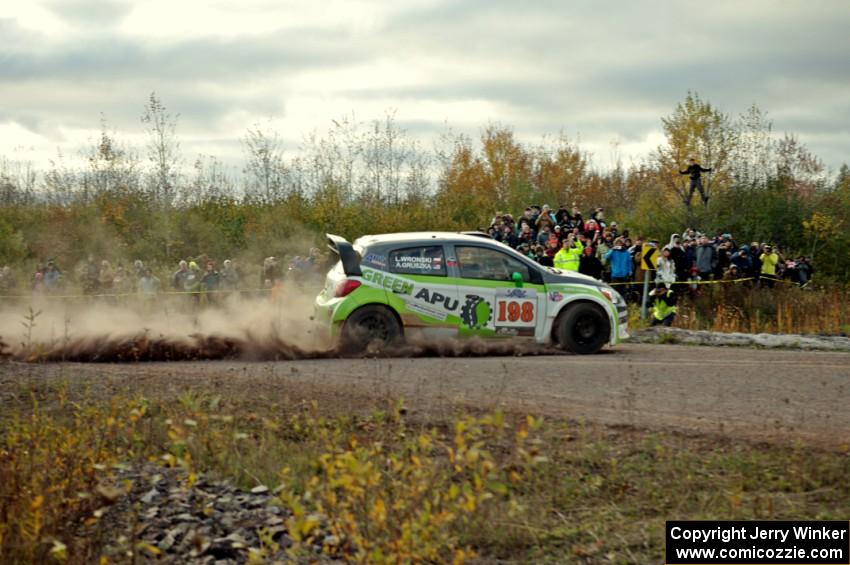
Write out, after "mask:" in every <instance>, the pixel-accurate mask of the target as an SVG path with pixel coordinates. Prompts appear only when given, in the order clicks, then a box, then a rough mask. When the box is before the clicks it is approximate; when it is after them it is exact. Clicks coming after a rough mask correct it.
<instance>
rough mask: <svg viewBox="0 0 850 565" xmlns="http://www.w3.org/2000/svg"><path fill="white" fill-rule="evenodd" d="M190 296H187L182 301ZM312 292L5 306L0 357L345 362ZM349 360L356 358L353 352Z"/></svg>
mask: <svg viewBox="0 0 850 565" xmlns="http://www.w3.org/2000/svg"><path fill="white" fill-rule="evenodd" d="M181 298H184V297H181ZM312 303H313V294H308V293H307V292H304V291H301V290H299V289H297V288H294V287H290V288H288V289H284V291H283V292H282V293H281V295H280V296H278V297H276V299H275V300H274V301H270V300H269V299H268V298H267V297H264V298H247V299H245V298H240V297H239V296H232V297H229V298H228V299H227V300H224V301H222V302H221V303H220V304H218V305H216V306H214V307H209V308H205V309H202V310H199V311H197V312H193V309H192V304H191V302H189V301H188V300H182V301H179V302H177V303H172V304H169V305H168V306H166V307H163V308H157V309H155V310H150V311H144V310H143V309H140V308H138V307H133V306H130V305H121V304H114V303H108V302H103V301H99V302H89V303H44V304H41V305H35V306H32V309H30V306H29V305H17V306H12V307H9V306H7V307H6V308H4V309H3V310H2V312H0V320H2V322H0V356H2V357H4V358H7V359H13V360H16V361H33V362H62V361H68V362H97V363H122V362H152V361H198V360H225V359H230V360H245V361H281V360H300V359H327V358H338V357H342V356H344V355H343V352H342V351H341V350H340V349H338V348H337V347H336V346H335V344H334V343H332V342H331V340H329V339H328V338H327V337H326V336H325V335H324V332H323V331H322V328H321V327H320V326H319V325H318V324H316V323H314V322H313V320H312ZM378 353H379V354H380V356H382V357H460V356H464V357H467V356H470V357H475V356H513V355H553V354H559V353H561V352H560V351H559V350H557V349H555V348H553V347H549V346H544V345H538V344H535V343H530V342H524V341H512V340H505V341H484V340H479V339H466V340H454V339H440V340H423V339H415V338H414V339H409V340H407V341H406V342H405V343H404V344H402V345H399V346H396V347H393V348H389V349H382V350H381V351H380V352H377V351H373V350H367V351H365V352H363V353H360V354H357V355H355V356H371V355H376V354H378ZM347 356H351V355H347Z"/></svg>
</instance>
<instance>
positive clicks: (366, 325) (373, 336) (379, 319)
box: [341, 304, 402, 353]
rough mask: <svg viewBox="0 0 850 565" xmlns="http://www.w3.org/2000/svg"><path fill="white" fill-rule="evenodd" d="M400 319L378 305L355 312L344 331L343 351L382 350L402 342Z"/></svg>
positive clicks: (346, 322)
mask: <svg viewBox="0 0 850 565" xmlns="http://www.w3.org/2000/svg"><path fill="white" fill-rule="evenodd" d="M401 336H402V329H401V324H399V321H398V319H397V318H396V317H395V315H394V314H393V313H392V312H391V311H390V310H389V309H388V308H386V307H385V306H379V305H376V304H373V305H369V306H363V307H362V308H358V309H357V310H355V311H354V312H353V313H352V314H351V316H349V317H348V319H347V320H346V321H345V325H344V326H343V329H342V340H341V345H342V349H343V351H346V352H348V353H359V352H362V351H366V350H367V349H373V350H380V349H383V348H385V347H387V346H388V345H392V344H394V343H397V342H398V341H400V340H401Z"/></svg>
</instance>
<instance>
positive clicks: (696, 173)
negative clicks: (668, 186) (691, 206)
mask: <svg viewBox="0 0 850 565" xmlns="http://www.w3.org/2000/svg"><path fill="white" fill-rule="evenodd" d="M689 163H690V164H689V165H688V168H687V169H685V170H684V171H679V174H680V175H690V177H691V188H690V192H688V202H690V201H691V198H693V197H694V190H699V194H700V196H701V197H702V203H703V204H706V205H707V204H708V195H707V194H706V193H705V189H703V187H702V173H710V172H711V169H710V168H708V169H704V168H703V167H702V165H700V164H699V163H697V162H696V161H695V160H694V159H691V160H690V161H689Z"/></svg>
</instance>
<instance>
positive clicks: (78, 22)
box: [46, 0, 133, 28]
mask: <svg viewBox="0 0 850 565" xmlns="http://www.w3.org/2000/svg"><path fill="white" fill-rule="evenodd" d="M46 7H47V8H48V9H49V10H50V11H52V12H53V13H55V14H56V15H57V16H58V17H59V18H60V19H62V20H64V21H66V22H67V23H69V24H71V25H74V26H79V27H84V28H98V27H111V26H114V25H117V24H119V23H121V21H122V20H123V19H124V18H125V17H126V16H127V15H128V14H129V13H130V11H131V10H132V9H133V4H132V2H129V1H123V0H122V1H118V0H109V1H107V0H53V1H52V2H48V3H47V4H46Z"/></svg>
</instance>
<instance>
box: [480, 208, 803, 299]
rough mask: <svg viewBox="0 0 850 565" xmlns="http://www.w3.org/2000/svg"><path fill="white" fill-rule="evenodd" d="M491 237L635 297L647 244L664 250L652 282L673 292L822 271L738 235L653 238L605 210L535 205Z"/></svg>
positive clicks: (504, 217)
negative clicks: (675, 286) (722, 282)
mask: <svg viewBox="0 0 850 565" xmlns="http://www.w3.org/2000/svg"><path fill="white" fill-rule="evenodd" d="M486 231H487V233H488V235H489V236H490V237H491V238H492V239H494V240H496V241H499V242H501V243H503V244H505V245H507V246H509V247H512V248H514V249H516V250H517V251H518V252H520V253H522V254H523V255H526V256H527V257H529V258H531V259H534V260H535V261H537V262H538V263H540V264H541V265H545V266H550V267H556V268H558V269H564V270H568V271H577V272H579V273H582V274H585V275H588V276H591V277H593V278H596V279H600V280H604V281H606V282H608V283H611V284H613V285H615V286H621V287H624V288H622V289H620V290H621V292H622V291H623V290H625V292H622V293H623V294H624V296H625V297H626V298H627V299H629V300H633V299H634V294H635V293H634V292H633V285H632V284H631V283H634V282H642V281H643V280H644V270H643V267H642V262H641V258H642V255H641V248H642V247H643V245H644V244H645V243H648V244H651V245H654V246H656V247H660V250H659V251H658V254H657V260H656V261H657V262H656V269H657V270H656V271H655V274H654V275H652V278H653V279H654V281H655V282H656V283H659V284H663V285H664V286H666V287H667V288H670V287H672V285H673V284H677V283H678V284H688V285H689V288H690V289H691V290H693V291H696V290H697V289H698V288H699V283H701V282H706V281H720V280H725V281H733V280H734V281H741V279H747V280H746V281H744V282H746V283H751V284H752V285H753V286H760V287H773V286H774V285H775V284H776V282H777V281H785V282H792V283H795V284H798V285H800V286H805V285H807V284H808V283H809V282H810V281H811V279H812V275H813V274H814V267H813V266H812V264H811V262H810V261H809V259H808V258H807V257H805V256H799V257H797V258H791V257H785V256H784V254H783V253H782V251H781V250H780V249H779V248H777V247H775V246H773V245H771V244H770V243H768V242H757V241H753V242H751V243H749V244H747V243H743V244H739V243H738V242H737V241H736V240H735V238H734V237H732V234H730V233H723V232H722V231H720V232H717V233H715V234H713V235H711V234H707V233H701V232H698V231H697V230H695V229H692V228H691V229H687V230H685V232H684V233H682V234H672V235H671V236H670V238H669V240H668V241H666V242H664V244H663V247H662V246H661V242H658V241H655V240H648V239H647V238H645V237H644V236H643V235H640V234H637V235H633V234H631V233H629V229H628V228H623V227H621V226H620V225H619V224H618V223H617V222H615V221H609V220H608V219H607V218H606V217H605V210H604V209H603V208H596V209H594V210H593V211H592V212H591V213H590V214H589V215H588V216H587V217H585V216H584V215H583V214H582V212H581V210H580V209H579V207H578V206H577V205H576V204H573V205H572V206H571V207H570V208H567V207H566V206H561V207H559V208H558V209H557V210H553V209H552V208H550V207H549V206H548V205H546V204H544V205H543V206H528V207H527V208H526V209H525V210H524V211H523V213H522V214H521V215H520V216H519V217H518V218H514V216H513V215H511V214H503V213H497V214H496V215H495V216H494V217H493V219H492V221H491V223H490V226H489V228H488V229H487V230H486Z"/></svg>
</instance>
